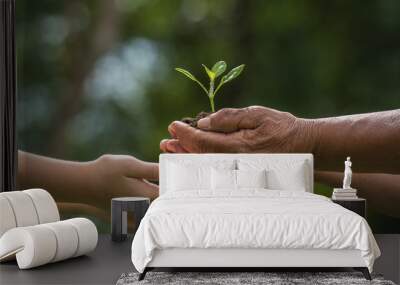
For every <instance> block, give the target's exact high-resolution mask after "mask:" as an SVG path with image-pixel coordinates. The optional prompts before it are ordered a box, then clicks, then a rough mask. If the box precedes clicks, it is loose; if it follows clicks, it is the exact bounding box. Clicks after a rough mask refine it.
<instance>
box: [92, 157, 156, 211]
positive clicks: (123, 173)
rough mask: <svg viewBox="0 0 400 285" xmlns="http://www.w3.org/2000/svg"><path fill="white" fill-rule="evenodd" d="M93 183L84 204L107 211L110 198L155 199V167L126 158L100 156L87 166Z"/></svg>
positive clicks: (154, 165)
mask: <svg viewBox="0 0 400 285" xmlns="http://www.w3.org/2000/svg"><path fill="white" fill-rule="evenodd" d="M89 167H90V169H91V173H92V175H90V177H91V179H92V183H90V185H91V187H90V188H91V189H90V193H91V195H90V196H89V197H88V198H89V200H88V201H87V204H90V205H93V206H95V207H97V208H100V209H106V210H108V211H109V210H110V204H111V198H114V197H125V196H141V197H148V198H150V199H152V200H153V199H155V198H157V197H158V185H156V184H153V183H151V182H149V181H148V180H152V181H155V180H158V164H157V163H151V162H145V161H142V160H139V159H137V158H135V157H133V156H129V155H110V154H107V155H102V156H101V157H99V158H98V159H96V160H95V161H93V162H92V163H91V165H90V166H89Z"/></svg>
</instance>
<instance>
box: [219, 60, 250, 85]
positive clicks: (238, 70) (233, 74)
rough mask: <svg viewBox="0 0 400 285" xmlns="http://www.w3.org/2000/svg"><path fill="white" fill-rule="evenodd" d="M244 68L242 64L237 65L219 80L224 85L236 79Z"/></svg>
mask: <svg viewBox="0 0 400 285" xmlns="http://www.w3.org/2000/svg"><path fill="white" fill-rule="evenodd" d="M244 66H245V65H244V64H242V65H239V66H237V67H235V68H233V69H232V70H231V71H229V72H228V74H226V75H224V76H223V77H222V79H221V81H222V82H223V83H222V84H225V83H227V82H229V81H231V80H233V79H235V78H236V77H238V76H239V74H240V73H241V72H242V70H243V68H244Z"/></svg>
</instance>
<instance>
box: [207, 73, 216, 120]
mask: <svg viewBox="0 0 400 285" xmlns="http://www.w3.org/2000/svg"><path fill="white" fill-rule="evenodd" d="M208 98H210V105H211V112H213V113H214V112H215V108H214V80H211V81H210V90H209V91H208Z"/></svg>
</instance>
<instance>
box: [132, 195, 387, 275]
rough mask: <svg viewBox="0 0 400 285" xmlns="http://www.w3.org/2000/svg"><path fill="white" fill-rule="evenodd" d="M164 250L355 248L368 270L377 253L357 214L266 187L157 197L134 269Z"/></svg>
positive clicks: (137, 242)
mask: <svg viewBox="0 0 400 285" xmlns="http://www.w3.org/2000/svg"><path fill="white" fill-rule="evenodd" d="M166 248H274V249H282V248H289V249H357V250H360V251H361V256H362V258H363V259H364V261H365V264H366V266H367V267H368V268H369V270H370V271H371V272H372V267H373V263H374V260H375V259H376V258H377V257H378V256H379V255H380V251H379V248H378V246H377V244H376V241H375V239H374V237H373V235H372V232H371V229H370V227H369V225H368V223H367V222H366V221H365V219H364V218H362V217H361V216H359V215H357V214H355V213H353V212H351V211H349V210H347V209H344V208H343V207H341V206H339V205H337V204H335V203H333V202H331V201H330V200H329V199H328V198H326V197H323V196H320V195H316V194H312V193H307V192H299V191H277V190H275V191H268V190H265V189H264V190H257V189H248V190H243V191H240V193H235V194H234V195H228V196H221V197H211V196H210V197H208V196H203V197H199V196H198V194H197V192H196V191H193V192H190V191H187V192H185V196H184V197H182V196H181V194H179V197H177V196H174V193H170V194H164V195H162V196H160V197H159V198H157V199H156V200H155V201H154V202H153V203H152V205H151V206H150V208H149V210H148V211H147V213H146V215H145V217H144V218H143V220H142V222H141V223H140V226H139V228H138V231H137V232H136V235H135V237H134V240H133V243H132V262H133V264H134V266H135V268H136V269H137V270H138V271H139V272H143V270H144V268H145V267H146V265H147V264H148V263H149V262H150V261H151V260H152V258H153V254H154V250H155V249H166Z"/></svg>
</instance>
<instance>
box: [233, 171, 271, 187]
mask: <svg viewBox="0 0 400 285" xmlns="http://www.w3.org/2000/svg"><path fill="white" fill-rule="evenodd" d="M235 172H236V182H237V188H267V171H266V170H265V169H263V170H236V171H235Z"/></svg>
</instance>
